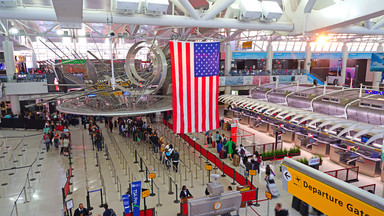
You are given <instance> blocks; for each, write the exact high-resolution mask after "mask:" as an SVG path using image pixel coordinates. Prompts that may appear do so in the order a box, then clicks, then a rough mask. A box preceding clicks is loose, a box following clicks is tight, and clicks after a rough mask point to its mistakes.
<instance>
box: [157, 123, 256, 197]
mask: <svg viewBox="0 0 384 216" xmlns="http://www.w3.org/2000/svg"><path fill="white" fill-rule="evenodd" d="M163 124H164V125H166V126H167V127H168V128H170V129H173V124H172V123H169V122H167V121H165V120H163ZM179 136H180V137H181V138H183V139H184V140H185V141H186V142H187V143H189V144H190V146H191V147H193V148H194V149H195V150H196V151H197V152H199V153H200V154H201V155H202V156H204V157H205V158H206V159H207V160H208V161H211V162H212V163H213V164H214V165H215V166H216V167H217V168H218V169H220V170H221V171H223V174H225V175H227V176H229V177H230V178H232V179H233V183H232V184H235V182H237V183H238V184H240V185H248V186H249V187H250V189H251V190H252V189H254V188H256V187H255V186H254V185H252V184H251V182H250V181H248V179H246V178H245V177H244V176H243V175H241V174H240V173H238V172H237V171H235V169H233V168H231V167H230V166H228V165H226V164H225V163H224V162H223V161H221V160H220V159H219V158H217V157H216V156H215V155H214V154H212V153H211V152H209V151H208V150H206V149H205V148H204V147H202V146H201V145H200V144H198V143H197V142H196V141H193V140H192V139H191V138H190V137H189V136H187V135H186V134H179Z"/></svg>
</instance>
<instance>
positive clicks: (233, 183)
mask: <svg viewBox="0 0 384 216" xmlns="http://www.w3.org/2000/svg"><path fill="white" fill-rule="evenodd" d="M231 185H236V171H235V170H233V181H232V183H231Z"/></svg>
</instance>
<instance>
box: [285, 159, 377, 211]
mask: <svg viewBox="0 0 384 216" xmlns="http://www.w3.org/2000/svg"><path fill="white" fill-rule="evenodd" d="M283 166H284V168H285V169H284V168H283V170H284V171H283V177H284V179H283V180H285V181H287V184H288V185H287V186H288V192H289V193H290V194H292V195H293V196H296V197H297V198H299V199H301V200H302V201H304V202H306V203H307V204H308V205H311V206H312V207H314V208H316V209H318V210H319V211H321V212H322V213H324V214H325V215H340V216H357V215H359V216H376V215H384V211H382V210H380V209H377V208H375V207H374V206H371V205H369V204H367V203H365V202H364V201H363V200H359V199H356V198H354V197H352V196H350V195H348V194H346V193H344V192H342V191H340V190H337V189H335V188H333V187H331V186H329V185H327V184H324V183H322V182H320V181H318V180H316V179H314V178H312V177H310V176H307V175H305V174H303V173H301V172H299V171H297V170H295V169H292V168H290V167H288V166H286V165H284V164H283ZM335 180H336V179H335ZM283 184H284V183H283ZM283 187H284V185H283ZM351 187H354V186H352V185H351ZM378 198H379V197H378Z"/></svg>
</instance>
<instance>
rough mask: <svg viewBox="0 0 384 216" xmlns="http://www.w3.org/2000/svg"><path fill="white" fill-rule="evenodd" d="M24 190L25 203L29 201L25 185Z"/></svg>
mask: <svg viewBox="0 0 384 216" xmlns="http://www.w3.org/2000/svg"><path fill="white" fill-rule="evenodd" d="M23 190H24V203H28V202H29V201H28V197H27V190H26V189H25V186H24V187H23Z"/></svg>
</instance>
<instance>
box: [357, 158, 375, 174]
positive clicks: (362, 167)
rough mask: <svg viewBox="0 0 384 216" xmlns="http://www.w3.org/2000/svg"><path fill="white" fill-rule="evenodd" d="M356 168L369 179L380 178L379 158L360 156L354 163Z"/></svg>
mask: <svg viewBox="0 0 384 216" xmlns="http://www.w3.org/2000/svg"><path fill="white" fill-rule="evenodd" d="M356 166H358V167H359V172H360V173H363V174H365V175H368V176H371V177H378V176H380V158H372V157H367V156H365V155H360V156H359V159H358V160H357V161H356Z"/></svg>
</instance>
